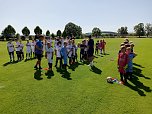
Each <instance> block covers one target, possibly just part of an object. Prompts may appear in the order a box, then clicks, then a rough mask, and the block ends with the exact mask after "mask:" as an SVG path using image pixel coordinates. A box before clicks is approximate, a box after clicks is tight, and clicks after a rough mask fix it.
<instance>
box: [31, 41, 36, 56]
mask: <svg viewBox="0 0 152 114" xmlns="http://www.w3.org/2000/svg"><path fill="white" fill-rule="evenodd" d="M35 45H36V43H35V41H34V40H32V42H31V57H32V54H33V57H35Z"/></svg>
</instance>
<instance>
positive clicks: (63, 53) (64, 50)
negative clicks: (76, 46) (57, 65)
mask: <svg viewBox="0 0 152 114" xmlns="http://www.w3.org/2000/svg"><path fill="white" fill-rule="evenodd" d="M61 56H62V58H63V61H64V63H63V68H64V69H65V70H67V69H66V67H67V59H68V50H67V42H64V46H63V47H62V48H61Z"/></svg>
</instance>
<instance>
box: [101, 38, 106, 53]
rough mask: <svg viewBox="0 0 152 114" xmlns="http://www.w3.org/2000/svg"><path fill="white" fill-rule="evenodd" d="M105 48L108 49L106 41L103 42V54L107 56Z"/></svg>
mask: <svg viewBox="0 0 152 114" xmlns="http://www.w3.org/2000/svg"><path fill="white" fill-rule="evenodd" d="M105 47H106V42H105V40H102V49H103V54H104V55H105V54H106V53H105Z"/></svg>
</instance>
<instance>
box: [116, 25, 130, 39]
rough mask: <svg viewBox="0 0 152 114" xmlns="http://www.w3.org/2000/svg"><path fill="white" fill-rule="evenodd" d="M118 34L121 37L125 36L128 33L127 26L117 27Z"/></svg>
mask: <svg viewBox="0 0 152 114" xmlns="http://www.w3.org/2000/svg"><path fill="white" fill-rule="evenodd" d="M118 34H119V35H120V36H121V37H125V36H126V35H127V34H128V28H127V27H121V28H119V29H118Z"/></svg>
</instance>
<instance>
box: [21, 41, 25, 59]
mask: <svg viewBox="0 0 152 114" xmlns="http://www.w3.org/2000/svg"><path fill="white" fill-rule="evenodd" d="M23 48H24V44H23V43H22V41H21V40H20V56H21V60H24V51H23Z"/></svg>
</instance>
